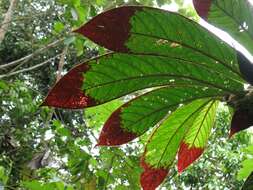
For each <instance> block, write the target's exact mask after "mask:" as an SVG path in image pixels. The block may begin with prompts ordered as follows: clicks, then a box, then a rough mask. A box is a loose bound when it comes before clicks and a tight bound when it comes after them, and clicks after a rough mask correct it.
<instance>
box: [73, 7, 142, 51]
mask: <svg viewBox="0 0 253 190" xmlns="http://www.w3.org/2000/svg"><path fill="white" fill-rule="evenodd" d="M141 9H142V7H141V6H124V7H118V8H114V9H111V10H109V11H106V12H103V13H101V14H99V15H97V16H95V17H94V18H93V19H91V20H90V21H89V22H87V23H86V24H85V25H83V26H81V27H80V28H78V29H77V30H75V31H74V32H76V33H79V34H82V35H84V36H85V37H87V38H89V39H90V40H91V41H93V42H95V43H97V44H98V45H101V46H103V47H106V48H107V49H110V50H113V51H116V52H128V51H129V50H128V48H127V47H126V46H125V42H126V41H127V39H128V37H129V34H130V29H131V26H130V19H131V17H132V16H133V15H134V13H135V12H136V11H138V10H141Z"/></svg>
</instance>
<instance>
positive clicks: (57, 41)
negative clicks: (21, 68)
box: [0, 38, 64, 69]
mask: <svg viewBox="0 0 253 190" xmlns="http://www.w3.org/2000/svg"><path fill="white" fill-rule="evenodd" d="M63 40H64V38H61V39H59V40H56V41H54V42H52V43H50V44H47V45H46V46H44V47H42V48H40V49H38V50H36V51H35V52H33V53H31V54H29V55H27V56H25V57H22V58H20V59H17V60H15V61H12V62H10V63H6V64H3V65H0V69H4V68H6V67H11V66H14V65H17V64H18V63H20V62H23V63H22V64H24V62H27V61H29V60H30V59H31V58H33V57H34V56H35V55H37V54H39V53H41V52H43V51H45V50H47V49H48V48H52V47H54V46H56V45H57V44H58V43H60V42H62V41H63Z"/></svg>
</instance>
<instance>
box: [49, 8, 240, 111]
mask: <svg viewBox="0 0 253 190" xmlns="http://www.w3.org/2000/svg"><path fill="white" fill-rule="evenodd" d="M116 16H118V17H116ZM121 17H123V18H122V20H120V19H121ZM126 17H127V18H126ZM154 18H156V20H154ZM158 20H159V22H158ZM112 24H115V25H118V27H116V28H117V29H115V28H113V29H112V28H110V27H111V26H112ZM127 26H128V27H130V26H131V27H130V28H126V27H127ZM165 26H166V27H165ZM169 26H173V27H169ZM94 27H95V28H94ZM101 27H102V28H103V29H101ZM95 29H96V30H95ZM153 29H154V30H153ZM94 30H95V31H94ZM100 30H101V31H100ZM124 31H125V34H124ZM127 31H128V33H126V32H127ZM78 32H81V33H84V34H86V32H87V33H88V34H91V35H94V36H92V38H93V37H94V39H95V41H96V39H97V41H96V42H97V43H98V42H99V43H100V44H102V45H104V46H106V47H107V48H111V49H112V50H116V51H120V52H127V53H128V55H127V54H120V53H110V54H107V55H104V56H101V57H98V58H96V59H93V60H90V61H88V62H87V63H86V65H89V66H83V67H87V69H83V71H82V72H83V73H84V77H85V80H84V83H83V85H82V90H83V94H85V95H82V97H86V98H87V97H89V98H90V99H93V100H94V101H95V102H96V103H94V104H93V105H97V104H101V103H105V102H108V101H110V100H113V99H116V98H119V97H121V96H124V95H126V94H129V93H132V92H135V91H137V90H142V89H146V88H150V87H157V86H164V85H170V84H191V85H193V84H194V85H198V86H206V87H209V88H215V89H217V90H220V91H223V92H226V93H228V94H237V93H240V92H241V91H242V90H243V81H242V79H241V77H240V72H239V70H238V64H237V60H236V55H235V52H234V50H233V49H231V48H230V47H229V46H227V45H226V44H224V43H222V42H220V40H219V39H218V38H217V37H215V36H214V35H212V34H211V33H210V32H208V31H207V30H206V29H204V28H202V27H201V26H199V25H198V24H197V23H195V22H193V21H190V20H188V19H186V18H185V17H182V16H179V15H178V14H175V13H170V12H166V11H162V10H158V9H153V8H143V7H134V6H131V7H121V8H117V9H112V10H110V11H108V12H105V13H102V14H100V15H99V16H97V17H95V18H94V19H93V20H91V21H90V22H88V23H87V24H86V25H84V26H83V27H81V28H80V29H79V30H78ZM114 32H116V33H117V34H119V35H118V36H119V37H120V38H121V37H122V36H124V35H125V38H126V39H124V40H123V39H117V35H116V33H114ZM105 35H106V36H105ZM99 40H100V41H99ZM103 40H108V43H109V41H110V45H109V46H107V42H106V41H103ZM126 40H127V41H126ZM144 42H145V43H144ZM196 42H198V43H196ZM210 49H212V50H213V51H210ZM79 67H82V66H79ZM88 67H89V69H88ZM80 71H81V70H80ZM67 75H68V74H67ZM80 75H81V74H80ZM80 78H81V77H79V78H77V79H78V80H79V79H80ZM80 80H81V79H80ZM62 83H64V82H62ZM73 83H74V81H73ZM60 84H61V83H60ZM77 84H78V87H77V85H76V89H78V91H77V90H76V91H75V93H79V94H81V93H82V92H80V81H78V82H77ZM62 85H63V84H62ZM63 86H64V85H63ZM56 87H57V85H56ZM54 90H55V89H53V90H52V91H54ZM58 93H60V90H59V89H58ZM68 94H69V95H68V96H66V97H67V98H68V97H69V96H71V95H70V93H68ZM56 96H57V93H54V97H56ZM59 96H61V95H59ZM79 96H80V95H79ZM61 99H62V102H63V103H64V102H69V101H68V100H64V99H63V98H62V97H61ZM70 104H71V103H70ZM75 104H77V103H75ZM46 105H51V106H61V107H62V106H63V107H65V108H67V107H68V104H67V105H61V104H51V101H50V102H49V103H48V104H46ZM81 105H82V106H78V108H81V107H85V106H86V107H87V106H92V105H86V104H81ZM73 107H75V106H73ZM69 108H72V107H69Z"/></svg>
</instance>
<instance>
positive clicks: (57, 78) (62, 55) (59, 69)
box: [56, 46, 68, 82]
mask: <svg viewBox="0 0 253 190" xmlns="http://www.w3.org/2000/svg"><path fill="white" fill-rule="evenodd" d="M67 51H68V46H66V47H65V48H64V49H63V51H62V54H61V57H60V61H59V64H58V70H57V75H56V82H57V81H59V80H60V79H61V76H62V70H63V65H64V62H65V57H66V55H67Z"/></svg>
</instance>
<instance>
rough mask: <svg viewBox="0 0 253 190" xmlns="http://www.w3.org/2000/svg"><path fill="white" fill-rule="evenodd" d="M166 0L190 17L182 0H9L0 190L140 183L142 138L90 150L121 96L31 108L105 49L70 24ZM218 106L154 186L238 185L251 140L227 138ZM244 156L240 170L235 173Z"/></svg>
mask: <svg viewBox="0 0 253 190" xmlns="http://www.w3.org/2000/svg"><path fill="white" fill-rule="evenodd" d="M170 3H174V5H177V6H178V11H179V12H180V13H182V14H184V15H187V16H190V17H193V18H196V14H195V12H194V11H193V9H192V7H189V5H188V4H185V3H184V2H183V1H182V0H177V1H173V2H171V1H169V0H156V1H151V0H140V1H135V0H129V1H128V2H127V3H125V2H124V1H123V0H113V1H107V0H96V1H89V0H43V1H41V0H20V1H17V2H16V3H15V7H14V11H13V14H12V18H11V22H10V23H9V27H8V28H7V31H6V34H5V37H4V39H3V41H2V42H0V116H1V119H0V152H1V155H0V189H30V190H40V189H49V190H50V189H52V190H53V189H58V190H64V189H68V190H71V189H85V190H95V189H99V190H103V189H118V190H124V189H132V190H134V189H139V188H140V185H139V175H140V173H141V168H140V166H139V156H140V154H141V153H142V152H143V142H144V139H145V138H147V136H146V135H144V136H142V137H141V138H140V139H139V140H138V143H136V142H133V143H131V144H128V145H124V146H122V147H119V148H118V147H117V148H96V147H94V146H95V144H96V141H97V137H98V131H99V129H100V128H101V126H102V124H103V122H104V121H105V120H106V119H107V117H108V116H109V115H108V114H109V113H110V111H112V110H114V109H116V108H117V107H118V106H119V105H121V104H122V103H123V102H124V101H125V100H124V99H122V100H119V101H114V102H113V103H110V104H105V105H102V106H100V107H98V108H97V107H96V108H90V109H87V110H85V111H70V110H61V109H48V108H44V107H43V108H41V107H39V106H40V104H41V102H42V100H43V98H44V97H45V96H46V93H47V92H48V90H49V88H50V87H51V86H52V85H53V84H54V83H55V81H56V80H57V79H59V78H60V75H61V74H64V73H65V72H66V71H68V70H69V69H70V68H71V67H73V65H75V64H76V63H78V62H81V61H83V60H86V59H89V58H91V57H94V56H96V55H98V53H103V52H104V51H105V50H104V49H102V48H99V47H97V46H96V45H94V44H93V43H91V42H90V41H88V40H86V39H84V38H83V37H81V36H78V35H74V34H73V33H71V31H72V30H73V29H75V28H77V27H79V26H80V25H82V24H83V23H85V22H86V21H87V20H89V19H90V18H91V17H93V16H95V15H97V14H98V13H99V12H101V11H103V10H107V9H110V8H113V7H117V6H120V5H124V4H128V5H129V4H143V5H149V6H160V7H161V6H164V5H169V4H170ZM9 5H10V2H9V1H8V0H3V1H1V2H0V13H1V14H0V21H1V23H2V24H1V26H0V27H2V26H3V25H6V24H7V23H3V20H4V16H5V13H6V12H7V10H8V8H9ZM126 98H129V97H126ZM219 110H220V111H219V113H218V115H217V117H218V120H217V123H216V124H215V128H214V131H212V133H213V134H214V135H212V138H211V139H210V141H209V143H208V147H209V148H208V149H207V150H206V152H205V154H204V155H203V156H202V157H201V159H200V160H199V161H198V162H197V163H196V164H195V165H194V166H192V167H190V168H189V169H188V170H186V171H185V172H184V173H183V174H181V175H178V174H176V170H175V168H174V169H173V171H171V172H170V175H169V176H168V179H167V180H166V182H165V183H164V184H163V185H162V186H161V189H163V188H165V189H186V187H188V188H190V189H210V190H211V189H215V190H216V189H222V190H224V189H239V187H241V185H242V183H243V179H245V178H246V177H247V176H248V175H249V174H250V172H252V171H248V170H247V168H248V163H249V162H250V161H251V160H252V146H250V147H249V148H248V149H245V147H246V146H247V145H248V144H250V143H251V141H252V139H250V138H252V137H251V135H250V134H248V133H247V132H242V133H240V134H238V135H237V136H235V138H233V139H230V140H228V128H229V117H230V114H229V112H228V110H226V109H225V108H223V107H220V108H219ZM217 139H219V141H218V142H217ZM243 150H244V151H243ZM242 152H245V154H243V153H242ZM249 154H251V156H249ZM244 159H245V161H244V162H243V163H242V166H243V169H241V170H240V172H239V175H238V177H236V176H237V172H238V170H239V168H240V163H241V161H242V160H244ZM249 160H250V161H249ZM250 164H251V162H250ZM246 170H247V171H246Z"/></svg>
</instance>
